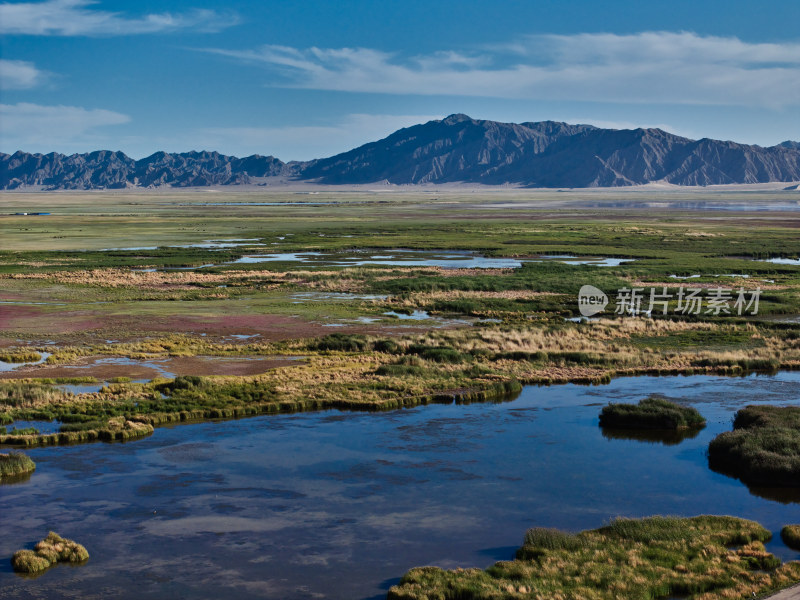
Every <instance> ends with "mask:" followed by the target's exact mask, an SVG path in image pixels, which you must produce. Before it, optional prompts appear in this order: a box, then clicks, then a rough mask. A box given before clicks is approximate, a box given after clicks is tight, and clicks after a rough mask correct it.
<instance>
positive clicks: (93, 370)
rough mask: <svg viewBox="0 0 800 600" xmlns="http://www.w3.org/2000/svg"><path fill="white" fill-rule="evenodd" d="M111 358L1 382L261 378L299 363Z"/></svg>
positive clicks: (26, 371)
mask: <svg viewBox="0 0 800 600" xmlns="http://www.w3.org/2000/svg"><path fill="white" fill-rule="evenodd" d="M104 358H105V359H107V358H109V357H98V356H93V357H87V358H81V359H79V360H77V361H75V362H74V363H72V364H69V365H36V366H30V367H23V368H20V369H18V370H14V371H7V372H2V373H0V379H20V378H27V377H35V378H41V377H49V378H55V377H94V378H96V379H97V380H99V381H106V380H109V379H113V378H114V377H130V378H131V379H153V378H155V377H163V376H164V372H167V373H170V374H174V375H176V376H177V375H257V374H259V373H264V372H265V371H268V370H270V369H275V368H278V367H285V366H288V365H293V364H297V360H295V359H292V358H282V357H279V358H275V357H260V356H256V357H213V356H190V357H176V358H164V359H156V360H149V361H148V360H142V361H133V360H131V361H130V362H131V363H133V364H103V360H104Z"/></svg>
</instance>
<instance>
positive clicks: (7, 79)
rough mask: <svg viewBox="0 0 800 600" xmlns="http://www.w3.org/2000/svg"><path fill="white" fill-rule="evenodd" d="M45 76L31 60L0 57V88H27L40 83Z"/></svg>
mask: <svg viewBox="0 0 800 600" xmlns="http://www.w3.org/2000/svg"><path fill="white" fill-rule="evenodd" d="M45 76H46V74H45V73H44V72H43V71H40V70H39V69H37V68H36V65H34V64H33V63H32V62H28V61H25V60H6V59H4V58H0V89H3V90H28V89H30V88H34V87H36V86H38V85H40V84H42V83H43V81H44V79H45Z"/></svg>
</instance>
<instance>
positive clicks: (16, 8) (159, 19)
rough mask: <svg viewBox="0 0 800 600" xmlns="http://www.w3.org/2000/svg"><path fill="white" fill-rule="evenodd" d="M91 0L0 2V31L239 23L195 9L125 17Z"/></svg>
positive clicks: (212, 27) (109, 30) (141, 29)
mask: <svg viewBox="0 0 800 600" xmlns="http://www.w3.org/2000/svg"><path fill="white" fill-rule="evenodd" d="M95 3H96V2H95V1H94V0H46V1H45V2H19V3H14V4H11V3H3V4H0V33H3V34H26V35H63V36H76V35H86V36H111V35H133V34H140V33H160V32H168V31H175V30H177V29H197V30H200V31H207V32H214V31H219V30H221V29H225V28H226V27H230V26H232V25H235V24H237V23H238V22H239V19H238V17H237V16H236V15H234V14H232V13H231V14H220V13H218V12H216V11H213V10H207V9H195V10H192V11H190V12H187V13H180V14H172V13H158V14H146V15H144V16H142V17H137V18H126V17H124V16H123V15H121V14H120V13H116V12H108V11H103V10H96V9H94V8H92V5H93V4H95Z"/></svg>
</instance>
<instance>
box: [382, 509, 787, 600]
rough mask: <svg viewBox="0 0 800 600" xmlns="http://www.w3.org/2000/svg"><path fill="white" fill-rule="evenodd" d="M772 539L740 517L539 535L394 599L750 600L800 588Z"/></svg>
mask: <svg viewBox="0 0 800 600" xmlns="http://www.w3.org/2000/svg"><path fill="white" fill-rule="evenodd" d="M770 536H771V534H770V533H769V531H767V530H766V529H764V528H763V527H761V526H760V525H759V524H758V523H755V522H753V521H746V520H743V519H736V518H733V517H715V516H700V517H694V518H689V519H682V518H677V517H650V518H646V519H617V520H615V521H613V522H612V523H611V524H610V525H608V526H606V527H601V528H600V529H594V530H590V531H584V532H581V533H578V534H570V533H565V532H561V531H557V530H552V529H532V530H530V531H528V533H527V534H526V536H525V543H524V545H523V546H522V547H521V548H520V549H519V550H518V552H517V558H516V559H515V560H512V561H502V562H498V563H496V564H494V565H493V566H491V567H489V568H488V569H486V570H485V571H484V570H481V569H456V570H454V571H446V570H443V569H439V568H436V567H421V568H416V569H412V570H411V571H409V572H408V573H406V574H405V575H404V576H403V578H402V579H401V580H400V583H399V584H398V585H396V586H393V587H392V588H391V589H390V590H389V595H388V598H389V600H458V599H464V598H470V599H478V598H480V599H482V600H489V599H501V598H562V599H578V598H580V599H586V600H605V599H609V600H611V599H617V598H663V597H669V596H673V597H676V596H678V597H681V598H687V599H694V598H697V599H700V598H702V599H703V600H717V599H719V600H721V599H723V598H750V597H752V595H754V594H755V595H762V594H765V593H768V592H770V591H774V590H777V589H779V588H783V587H788V586H789V585H792V584H793V583H795V582H798V581H800V563H798V562H790V563H786V564H783V565H781V562H780V560H779V559H777V558H776V557H775V556H773V555H772V554H770V553H768V552H766V550H765V549H764V545H763V542H765V541H767V540H769V538H770Z"/></svg>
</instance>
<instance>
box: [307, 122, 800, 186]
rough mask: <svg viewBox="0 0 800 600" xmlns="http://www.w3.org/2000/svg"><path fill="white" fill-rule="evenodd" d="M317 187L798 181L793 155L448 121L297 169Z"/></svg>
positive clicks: (663, 136) (637, 134)
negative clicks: (383, 182) (379, 183)
mask: <svg viewBox="0 0 800 600" xmlns="http://www.w3.org/2000/svg"><path fill="white" fill-rule="evenodd" d="M300 172H301V175H302V177H303V178H306V179H316V180H318V181H320V182H322V183H369V182H374V181H380V180H386V181H389V182H390V183H396V184H414V183H445V182H454V181H466V182H470V183H483V184H487V185H498V184H504V183H512V184H520V185H525V186H531V187H599V186H621V185H623V186H624V185H636V184H643V183H648V182H651V181H666V182H669V183H674V184H677V185H715V184H723V183H763V182H769V181H796V180H798V179H800V151H798V148H793V147H787V146H785V145H781V146H774V147H772V148H761V147H759V146H748V145H744V144H736V143H734V142H720V141H716V140H708V139H704V140H699V141H695V140H690V139H688V138H683V137H680V136H677V135H673V134H671V133H667V132H665V131H662V130H660V129H634V130H615V129H599V128H597V127H593V126H591V125H568V124H566V123H555V122H552V121H545V122H542V123H521V124H518V125H517V124H513V123H496V122H494V121H477V120H474V119H470V118H469V117H467V116H466V115H451V116H450V117H447V118H446V119H443V120H442V121H431V122H429V123H425V124H424V125H417V126H414V127H409V128H407V129H401V130H400V131H397V132H395V133H393V134H392V135H390V136H389V137H387V138H385V139H383V140H380V141H377V142H373V143H371V144H366V145H364V146H361V147H359V148H356V149H354V150H350V151H349V152H345V153H343V154H339V155H336V156H333V157H331V158H326V159H322V160H317V161H313V162H312V163H310V164H308V165H307V166H305V167H304V168H302V169H301V171H300Z"/></svg>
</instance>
